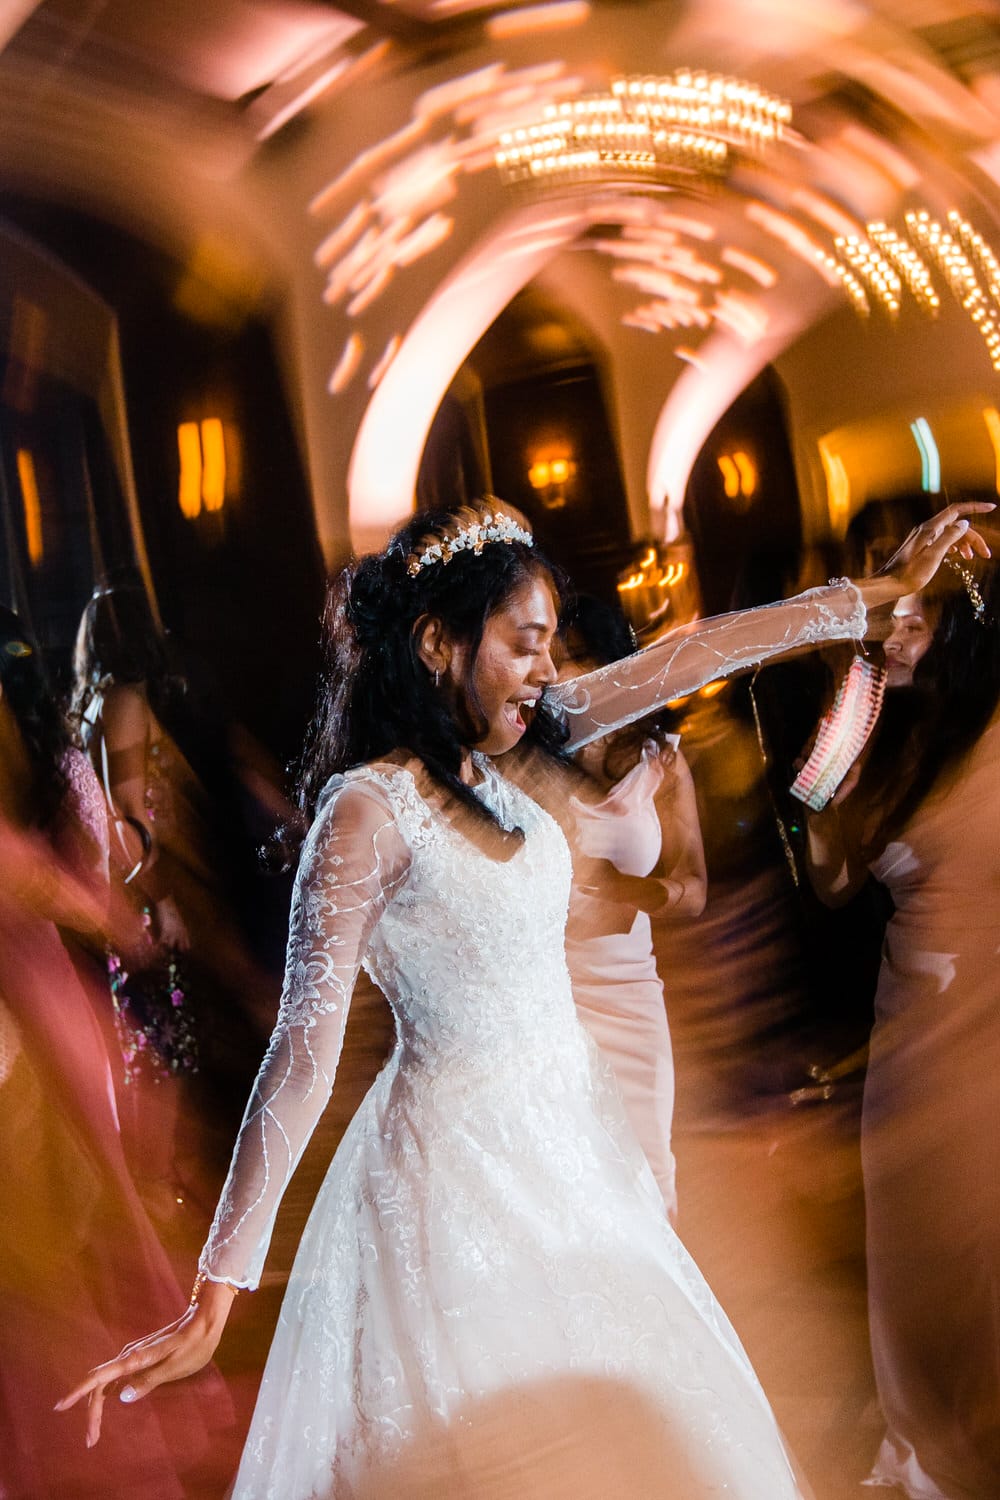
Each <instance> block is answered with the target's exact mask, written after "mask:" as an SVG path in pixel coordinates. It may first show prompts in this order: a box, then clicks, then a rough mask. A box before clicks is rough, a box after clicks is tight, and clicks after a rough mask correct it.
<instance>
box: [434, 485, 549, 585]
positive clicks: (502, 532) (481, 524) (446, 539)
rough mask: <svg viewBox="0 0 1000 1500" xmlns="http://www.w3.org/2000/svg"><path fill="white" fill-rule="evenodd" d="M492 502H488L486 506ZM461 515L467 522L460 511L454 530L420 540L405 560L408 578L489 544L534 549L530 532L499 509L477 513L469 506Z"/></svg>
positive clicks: (478, 550) (533, 540) (478, 551)
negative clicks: (459, 554) (497, 543)
mask: <svg viewBox="0 0 1000 1500" xmlns="http://www.w3.org/2000/svg"><path fill="white" fill-rule="evenodd" d="M491 498H492V497H488V498H487V502H486V503H487V505H489V503H490V499H491ZM493 504H494V505H495V506H497V507H499V505H500V502H499V501H498V500H493ZM464 514H465V515H467V516H468V517H469V519H468V520H464V521H463V520H462V519H461V517H462V515H463V511H460V512H459V515H458V517H456V522H457V524H456V525H455V529H454V530H451V531H447V532H442V533H435V532H431V533H430V534H429V535H428V536H425V537H423V538H422V539H421V541H420V542H419V543H418V545H417V548H416V550H415V551H414V552H411V553H410V555H409V557H408V558H407V559H406V571H407V573H409V575H410V577H411V578H416V576H417V574H418V573H419V572H421V571H422V569H424V568H430V567H433V565H434V564H435V563H443V564H445V565H447V564H448V563H450V562H451V560H452V558H453V557H454V556H455V555H456V554H457V553H459V552H475V553H476V554H477V555H478V554H479V553H480V552H482V550H483V548H484V547H485V546H487V544H488V543H490V542H506V543H507V544H508V545H509V544H510V543H511V542H522V543H523V544H524V546H525V547H533V546H534V545H535V539H534V537H533V536H532V535H531V532H530V531H527V530H526V529H525V528H524V527H523V526H522V525H521V524H520V522H519V521H516V520H515V519H514V517H513V516H511V515H508V514H507V513H506V512H505V511H503V510H500V509H499V508H497V509H486V510H483V511H479V510H473V509H472V507H471V506H470V507H466V508H464Z"/></svg>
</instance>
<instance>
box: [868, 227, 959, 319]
mask: <svg viewBox="0 0 1000 1500" xmlns="http://www.w3.org/2000/svg"><path fill="white" fill-rule="evenodd" d="M866 227H867V232H868V236H869V238H870V239H871V240H872V241H873V243H874V244H875V245H877V247H878V249H879V250H880V251H881V252H882V254H883V255H884V256H885V258H886V260H888V261H889V262H890V263H891V264H892V265H893V266H894V267H895V268H896V270H897V271H898V272H899V274H900V276H901V277H902V278H903V280H904V281H905V282H906V286H907V290H908V291H909V292H910V294H911V296H913V297H914V299H915V300H916V302H917V303H918V305H919V306H920V307H921V308H922V309H923V311H924V312H927V313H930V314H931V315H932V316H935V315H936V314H937V312H938V309H939V308H940V306H941V299H940V297H939V296H938V294H937V292H936V291H935V288H934V281H933V279H932V277H931V273H930V270H929V269H928V267H927V264H926V262H925V261H924V260H922V259H921V257H920V255H919V254H918V253H917V251H916V250H914V248H913V246H912V245H911V244H910V243H909V241H908V240H904V239H903V238H902V237H901V236H900V235H898V234H897V233H896V231H895V230H894V229H890V228H889V226H888V224H883V223H881V222H879V223H875V224H869V225H867V226H866Z"/></svg>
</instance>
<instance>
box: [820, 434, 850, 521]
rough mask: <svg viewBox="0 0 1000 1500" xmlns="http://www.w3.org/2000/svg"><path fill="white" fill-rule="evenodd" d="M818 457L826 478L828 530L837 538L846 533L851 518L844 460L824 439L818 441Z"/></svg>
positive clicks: (848, 484) (847, 479) (848, 486)
mask: <svg viewBox="0 0 1000 1500" xmlns="http://www.w3.org/2000/svg"><path fill="white" fill-rule="evenodd" d="M818 446H819V456H820V460H821V462H822V464H823V473H824V475H825V476H826V504H827V514H828V515H829V517H830V530H831V531H832V533H833V535H834V536H835V537H837V538H842V537H843V536H845V535H846V532H847V523H848V521H849V520H850V516H851V482H850V480H849V478H848V476H847V469H846V468H845V466H844V460H843V459H842V458H841V457H840V454H839V453H834V451H833V449H832V448H831V446H830V444H829V442H828V441H827V439H826V438H820V440H819V445H818Z"/></svg>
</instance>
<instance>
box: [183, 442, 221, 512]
mask: <svg viewBox="0 0 1000 1500" xmlns="http://www.w3.org/2000/svg"><path fill="white" fill-rule="evenodd" d="M177 456H178V458H179V460H180V477H179V479H178V484H177V503H178V505H179V506H180V508H181V514H182V515H183V516H184V517H185V518H186V519H187V520H189V521H193V520H195V518H196V517H197V516H200V515H201V513H202V511H203V510H205V511H219V510H221V509H222V507H223V506H224V505H225V503H226V438H225V430H224V428H223V425H222V422H221V421H220V420H219V418H218V417H206V418H205V419H204V420H203V421H201V422H181V424H180V425H179V427H178V428H177Z"/></svg>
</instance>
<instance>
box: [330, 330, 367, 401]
mask: <svg viewBox="0 0 1000 1500" xmlns="http://www.w3.org/2000/svg"><path fill="white" fill-rule="evenodd" d="M364 352H365V346H364V341H363V340H362V339H361V337H360V336H359V335H358V334H356V333H352V334H351V335H350V337H349V338H348V340H347V342H346V343H345V345H344V348H343V350H342V352H341V355H340V358H339V360H338V361H337V364H336V366H335V367H334V370H333V373H332V374H331V376H330V380H329V384H328V386H327V389H328V391H329V392H330V395H331V396H339V395H340V393H341V391H345V390H346V389H347V387H348V386H349V385H350V383H351V381H352V380H353V379H354V375H355V372H356V371H357V368H358V365H359V364H360V363H361V357H362V355H363V354H364Z"/></svg>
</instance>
